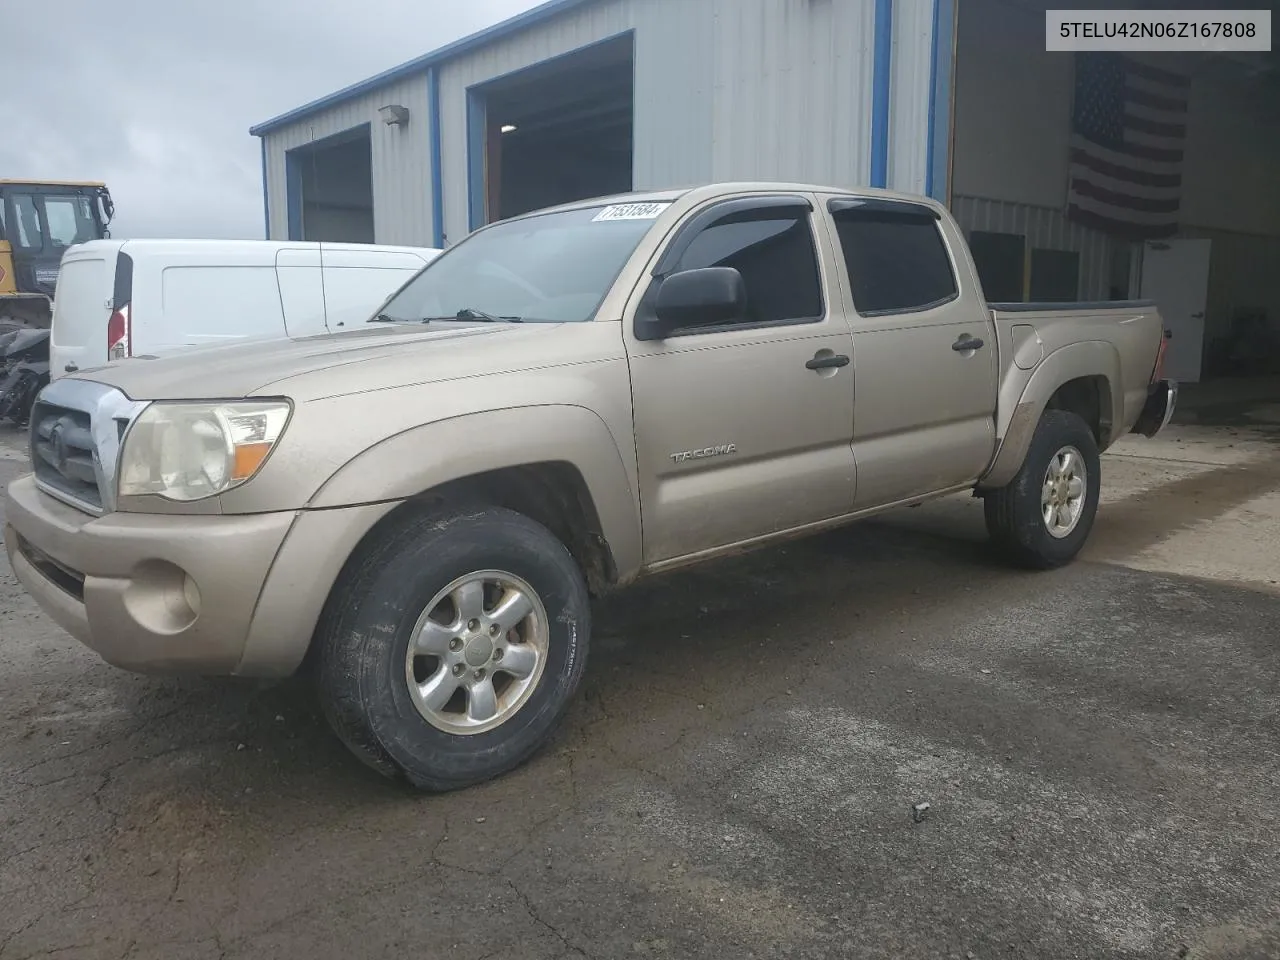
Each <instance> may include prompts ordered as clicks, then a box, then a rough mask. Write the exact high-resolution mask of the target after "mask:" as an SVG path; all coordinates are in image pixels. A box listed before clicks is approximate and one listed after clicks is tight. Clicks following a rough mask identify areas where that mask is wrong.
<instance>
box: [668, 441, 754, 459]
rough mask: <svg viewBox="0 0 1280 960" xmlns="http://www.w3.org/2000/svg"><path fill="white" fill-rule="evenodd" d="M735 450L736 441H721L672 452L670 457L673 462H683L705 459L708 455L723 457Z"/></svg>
mask: <svg viewBox="0 0 1280 960" xmlns="http://www.w3.org/2000/svg"><path fill="white" fill-rule="evenodd" d="M737 452H738V445H737V444H736V443H722V444H720V445H718V446H715V447H703V448H702V449H701V450H686V451H684V452H683V453H673V454H672V455H671V459H672V461H673V462H675V463H684V462H685V461H687V460H706V459H707V458H708V457H724V456H728V455H729V454H733V453H737Z"/></svg>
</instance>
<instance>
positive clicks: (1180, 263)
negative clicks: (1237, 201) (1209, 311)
mask: <svg viewBox="0 0 1280 960" xmlns="http://www.w3.org/2000/svg"><path fill="white" fill-rule="evenodd" d="M1211 244H1212V241H1211V240H1152V241H1148V242H1147V243H1146V245H1145V246H1144V247H1143V250H1142V298H1143V299H1144V300H1154V301H1155V302H1156V309H1158V310H1159V311H1160V316H1161V317H1163V318H1164V326H1165V329H1166V330H1170V331H1172V332H1173V339H1172V340H1170V341H1169V350H1168V352H1167V353H1166V354H1165V359H1164V375H1165V376H1166V377H1168V378H1169V379H1170V380H1177V381H1179V382H1181V383H1198V382H1199V380H1200V367H1201V363H1202V360H1203V356H1204V314H1205V306H1206V304H1207V303H1208V301H1209V258H1210V248H1211Z"/></svg>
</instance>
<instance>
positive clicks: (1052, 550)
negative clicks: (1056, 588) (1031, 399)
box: [984, 410, 1102, 570]
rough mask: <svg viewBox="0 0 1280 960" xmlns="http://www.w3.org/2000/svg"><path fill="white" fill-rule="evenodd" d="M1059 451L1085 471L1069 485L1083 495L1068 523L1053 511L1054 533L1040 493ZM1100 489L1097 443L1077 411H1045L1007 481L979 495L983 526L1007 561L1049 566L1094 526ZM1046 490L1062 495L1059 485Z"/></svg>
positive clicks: (1068, 556)
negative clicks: (1073, 457)
mask: <svg viewBox="0 0 1280 960" xmlns="http://www.w3.org/2000/svg"><path fill="white" fill-rule="evenodd" d="M1063 451H1073V452H1074V453H1075V454H1076V455H1078V456H1079V458H1080V462H1081V464H1082V466H1083V472H1084V476H1083V478H1081V481H1082V482H1081V483H1080V484H1079V487H1078V488H1077V487H1075V486H1074V485H1070V486H1071V488H1072V489H1081V493H1082V500H1081V502H1080V508H1079V515H1078V517H1076V518H1075V521H1074V524H1073V525H1069V524H1067V523H1065V522H1064V523H1058V522H1057V521H1059V520H1065V519H1067V518H1068V517H1069V514H1065V513H1055V515H1054V521H1055V522H1054V527H1055V530H1056V533H1057V535H1055V533H1054V532H1051V530H1050V522H1049V521H1047V520H1046V518H1045V514H1044V510H1045V504H1044V501H1043V497H1044V496H1045V495H1046V491H1045V488H1046V486H1047V482H1048V481H1049V480H1050V477H1049V470H1050V466H1051V464H1053V463H1054V462H1056V461H1058V458H1059V455H1060V453H1062V452H1063ZM1077 476H1078V474H1077ZM1058 482H1059V483H1061V480H1059V481H1058ZM1101 488H1102V472H1101V460H1100V459H1099V456H1098V443H1097V441H1096V440H1095V439H1094V436H1093V431H1092V430H1090V429H1089V425H1088V424H1087V423H1085V421H1084V420H1083V419H1082V418H1081V417H1080V416H1078V415H1077V414H1074V413H1070V412H1068V411H1065V410H1046V411H1045V412H1044V414H1043V415H1042V416H1041V417H1040V422H1039V423H1038V424H1037V425H1036V432H1035V435H1034V436H1033V437H1032V438H1031V445H1030V447H1029V448H1028V449H1027V455H1026V458H1025V459H1024V460H1023V462H1022V467H1021V469H1019V470H1018V473H1017V475H1016V476H1015V477H1014V478H1013V480H1011V481H1010V482H1009V484H1008V486H1005V487H1001V488H999V489H997V490H991V491H988V492H987V493H986V494H985V495H984V508H985V513H986V520H987V531H988V533H990V535H991V540H992V543H993V544H994V545H995V547H996V548H997V550H998V551H999V552H1000V553H1001V554H1002V555H1003V556H1004V557H1005V558H1006V559H1007V560H1009V561H1011V562H1013V563H1014V564H1016V565H1018V566H1021V567H1026V568H1029V569H1033V570H1049V569H1053V568H1055V567H1061V566H1063V565H1065V564H1067V563H1070V562H1071V561H1072V560H1074V559H1075V557H1076V555H1077V554H1079V552H1080V550H1081V548H1082V547H1083V546H1084V544H1085V541H1086V540H1088V538H1089V532H1090V531H1091V530H1092V529H1093V521H1094V518H1095V517H1096V516H1097V512H1098V494H1099V491H1100V490H1101ZM1051 495H1052V496H1054V497H1060V496H1063V495H1064V488H1063V487H1061V486H1060V487H1058V488H1057V489H1055V490H1054V491H1053V492H1052V494H1051ZM1069 499H1073V498H1069ZM1068 509H1070V507H1069V505H1068Z"/></svg>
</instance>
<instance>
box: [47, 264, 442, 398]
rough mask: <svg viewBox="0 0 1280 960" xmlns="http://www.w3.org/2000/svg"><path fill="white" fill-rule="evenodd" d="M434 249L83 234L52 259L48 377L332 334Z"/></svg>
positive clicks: (371, 308)
mask: <svg viewBox="0 0 1280 960" xmlns="http://www.w3.org/2000/svg"><path fill="white" fill-rule="evenodd" d="M439 254H440V251H439V250H434V249H429V248H422V247H389V246H382V245H372V244H359V243H327V242H326V243H323V244H322V243H315V242H298V241H274V240H94V241H91V242H89V243H84V244H80V245H79V246H75V247H71V248H70V249H69V250H68V251H67V252H66V253H65V254H64V255H63V258H62V266H61V270H60V271H59V275H58V287H57V293H56V295H55V297H54V306H53V329H52V332H51V334H50V337H49V348H50V349H49V354H50V356H49V369H50V376H51V378H57V377H60V376H64V375H66V374H68V373H74V372H75V371H76V370H83V369H87V368H89V367H96V366H99V365H101V364H104V363H106V362H108V361H109V360H118V359H120V358H122V357H131V356H138V355H143V354H147V355H152V356H158V355H162V354H164V353H165V352H166V351H172V350H178V349H186V348H189V347H198V346H201V345H206V344H217V343H226V342H228V341H231V340H244V339H265V338H275V337H298V336H308V335H311V334H319V333H325V332H336V331H338V330H340V329H341V328H343V327H351V326H354V325H356V324H360V323H363V322H364V321H366V320H368V319H369V318H370V317H371V316H372V315H373V313H374V312H375V311H376V310H377V309H378V307H379V306H381V305H382V303H383V302H384V301H385V300H386V299H387V297H389V296H390V295H391V294H392V293H394V292H395V291H396V290H398V289H399V288H400V287H401V286H403V285H404V284H405V283H406V282H408V280H409V279H410V278H411V277H412V276H413V275H414V274H416V273H417V272H418V271H419V270H421V269H422V268H423V267H424V266H426V265H427V264H428V263H430V262H431V261H432V260H433V259H434V258H435V257H437V256H438V255H439Z"/></svg>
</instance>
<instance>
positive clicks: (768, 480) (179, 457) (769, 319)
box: [5, 183, 1176, 790]
mask: <svg viewBox="0 0 1280 960" xmlns="http://www.w3.org/2000/svg"><path fill="white" fill-rule="evenodd" d="M1164 345H1165V335H1164V331H1163V329H1162V323H1161V319H1160V316H1159V314H1158V312H1157V311H1156V309H1155V308H1154V307H1153V305H1152V304H1150V303H1145V302H1105V303H1053V304H1041V305H1032V304H1021V303H1020V304H989V303H987V302H986V301H985V300H984V298H983V292H982V286H981V284H980V283H979V279H978V274H977V271H976V270H975V268H974V263H973V260H972V258H971V257H970V255H969V251H968V249H967V247H966V244H965V241H964V237H963V235H962V233H961V232H960V230H959V229H958V227H957V225H956V223H955V221H954V220H953V219H952V218H951V216H950V215H949V214H948V212H947V211H946V209H945V208H944V207H942V206H941V205H939V204H937V203H935V202H933V201H931V200H927V199H923V198H917V197H910V196H903V195H899V194H894V193H890V192H884V191H872V190H843V189H836V188H828V187H820V186H806V185H798V184H777V183H745V184H718V185H710V186H702V187H698V188H694V189H688V190H679V191H674V190H673V191H666V192H655V193H648V194H629V195H626V196H622V197H612V198H606V199H600V200H593V201H584V202H580V203H574V204H570V205H566V206H561V207H557V208H554V209H550V210H544V211H539V212H535V213H532V214H529V215H526V216H521V217H518V218H515V219H511V220H507V221H503V222H499V223H495V224H492V225H490V226H487V227H485V228H483V229H480V230H478V231H476V232H475V233H473V234H471V235H470V236H469V237H468V238H466V239H465V240H463V241H461V242H460V243H458V244H456V245H455V246H453V247H451V248H450V249H448V250H447V251H446V252H445V253H444V254H443V255H442V256H440V257H439V258H437V259H436V260H434V261H433V262H432V263H431V264H429V265H428V266H427V267H426V268H425V269H423V270H422V271H421V272H420V273H418V274H417V275H416V276H414V277H413V278H412V279H411V280H409V281H408V282H407V283H406V284H405V285H404V286H403V287H402V288H401V289H400V290H399V291H398V292H396V293H395V294H394V295H392V296H391V297H390V298H389V299H388V300H387V301H386V302H385V303H384V304H383V305H382V306H381V307H380V308H379V309H378V311H377V314H376V316H373V317H371V318H370V319H369V321H368V322H367V323H365V324H362V325H360V326H359V328H358V329H354V330H348V331H345V332H340V333H335V334H329V335H323V336H311V337H304V338H297V339H280V340H271V341H260V342H248V343H239V344H235V345H231V346H226V347H209V348H202V349H198V350H195V351H191V352H190V353H188V354H185V355H174V356H171V357H167V358H164V359H156V358H147V357H134V358H130V359H124V360H119V361H116V362H112V363H108V364H106V365H105V366H101V367H97V368H95V369H89V370H80V371H78V372H76V373H75V374H74V375H72V376H67V377H64V378H61V379H59V380H57V381H55V382H54V383H52V384H51V385H49V386H48V387H46V388H45V389H44V390H43V392H42V393H41V394H40V396H39V398H38V402H37V403H36V405H35V408H34V411H33V414H32V417H31V427H30V437H31V440H30V442H31V458H32V466H33V471H34V472H33V473H32V474H30V475H27V476H25V477H22V478H20V479H18V480H15V481H14V482H13V483H12V484H11V486H10V487H9V501H8V520H7V524H8V526H7V529H6V530H5V544H6V548H7V551H8V554H9V558H10V560H11V562H12V565H13V569H14V571H15V572H16V574H17V576H18V577H19V578H20V579H21V581H22V583H23V584H24V585H25V586H26V588H27V589H28V590H29V591H30V592H31V594H32V595H33V596H34V597H35V598H36V599H37V601H38V602H39V603H40V605H41V606H42V607H43V608H44V609H45V610H46V611H48V613H49V614H50V615H51V616H52V617H53V618H54V619H55V620H56V621H57V622H58V623H59V624H61V625H62V626H63V627H64V628H65V629H66V630H67V631H68V632H69V633H71V634H72V635H73V636H74V637H76V638H78V639H79V640H80V641H82V642H83V643H85V644H86V645H88V646H89V647H90V648H92V649H93V650H95V651H97V652H98V653H99V654H100V655H101V656H102V657H103V658H104V659H105V660H107V661H108V662H110V663H112V664H115V665H117V666H119V667H122V668H125V669H129V670H134V671H140V672H155V673H179V672H196V673H202V674H234V675H241V676H252V677H282V676H287V675H290V674H293V673H295V672H303V673H307V674H310V675H313V676H314V678H315V681H316V684H317V687H318V690H319V693H320V697H321V700H322V702H323V705H324V709H325V712H326V715H327V717H328V719H329V721H330V723H331V724H332V726H333V728H334V729H335V731H336V732H337V734H338V735H339V736H340V737H341V738H342V739H343V741H344V742H345V743H346V744H347V745H348V746H349V747H350V748H351V749H352V750H353V751H354V752H355V753H356V754H357V755H358V756H360V757H361V758H362V759H363V760H364V761H365V762H366V763H368V764H369V765H370V766H372V767H373V768H375V769H376V770H379V771H381V772H383V773H385V774H388V775H392V776H397V777H404V778H406V779H407V780H408V781H409V782H411V783H412V784H414V785H416V786H417V787H418V788H421V789H425V790H448V789H453V788H459V787H463V786H466V785H469V784H474V783H477V782H479V781H482V780H485V779H488V778H491V777H494V776H496V775H499V774H502V773H504V772H506V771H509V770H511V769H512V768H514V767H516V766H517V765H519V764H521V763H522V762H524V761H525V760H526V759H527V758H529V757H530V756H531V755H532V754H533V753H534V752H535V751H536V750H537V749H538V748H539V747H540V746H541V745H542V744H544V743H545V742H546V741H547V740H548V738H549V737H550V735H551V733H552V731H553V729H554V728H555V726H556V724H557V722H558V720H559V719H560V718H561V716H562V715H563V714H564V712H565V710H566V708H567V706H568V705H569V704H570V703H571V701H572V699H573V697H574V693H575V690H576V688H577V687H578V684H579V681H580V679H581V677H582V675H583V670H584V669H585V666H586V663H587V648H588V646H589V642H590V637H591V598H592V596H593V595H599V594H601V593H603V592H605V591H608V590H612V589H616V588H618V587H622V586H624V585H626V584H628V583H630V582H632V581H634V580H636V579H637V578H638V577H642V576H645V575H648V574H653V573H657V572H660V571H667V570H670V569H672V568H674V567H678V566H680V565H685V564H690V563H694V562H698V561H703V560H709V559H711V558H714V557H716V556H718V555H722V554H725V553H728V552H731V551H740V550H742V549H743V548H745V547H752V546H756V545H762V544H767V543H770V542H772V541H776V540H778V539H780V538H784V537H788V536H794V535H796V534H797V533H803V532H807V531H816V530H820V529H824V528H829V527H832V526H835V525H839V524H843V523H846V522H848V521H852V520H856V519H858V518H862V517H867V516H870V515H872V514H875V513H878V512H881V511H885V510H888V509H891V508H894V507H899V506H903V505H909V504H915V503H919V502H921V501H925V500H929V499H931V498H935V497H942V496H946V495H949V494H954V493H957V492H961V491H974V492H975V494H976V495H977V496H979V497H981V498H983V499H984V500H985V508H986V521H987V525H988V526H989V528H990V532H991V535H992V538H993V541H994V543H995V544H996V545H997V547H998V548H999V549H1000V550H1001V551H1002V552H1003V553H1004V554H1005V555H1006V556H1007V557H1008V558H1009V559H1010V560H1011V561H1013V562H1016V563H1017V564H1020V565H1024V566H1029V567H1035V568H1051V567H1056V566H1059V565H1061V564H1064V563H1067V562H1068V561H1070V560H1071V559H1072V558H1073V557H1075V556H1076V554H1077V553H1078V552H1079V550H1080V548H1081V546H1082V544H1083V543H1084V542H1085V539H1086V537H1088V535H1089V531H1090V528H1091V527H1092V525H1093V522H1094V515H1095V512H1096V510H1097V508H1098V491H1099V483H1100V481H1101V470H1100V466H1099V451H1102V450H1105V449H1106V448H1107V447H1108V446H1110V445H1111V444H1113V443H1115V442H1116V441H1117V440H1118V439H1119V438H1121V437H1123V436H1124V435H1126V434H1127V433H1131V432H1137V433H1142V434H1146V435H1148V436H1152V435H1154V434H1155V433H1157V432H1158V431H1159V430H1160V429H1162V428H1163V427H1164V425H1165V424H1166V423H1167V422H1168V419H1169V416H1170V414H1171V413H1172V411H1173V406H1174V402H1175V399H1176V386H1175V385H1174V384H1173V383H1170V382H1168V381H1165V380H1163V379H1162V376H1161V360H1162V357H1163V353H1164ZM304 666H305V667H306V669H305V670H304V669H303V668H304Z"/></svg>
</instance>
